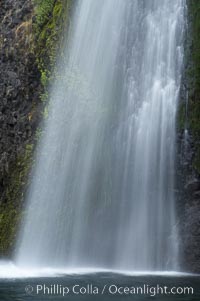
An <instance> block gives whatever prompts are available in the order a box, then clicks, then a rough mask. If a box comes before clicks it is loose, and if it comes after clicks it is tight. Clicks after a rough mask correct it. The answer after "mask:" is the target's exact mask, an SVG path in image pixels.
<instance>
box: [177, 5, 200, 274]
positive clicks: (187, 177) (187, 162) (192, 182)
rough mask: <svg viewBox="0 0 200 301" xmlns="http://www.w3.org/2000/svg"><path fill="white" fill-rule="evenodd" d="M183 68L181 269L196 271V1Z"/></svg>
mask: <svg viewBox="0 0 200 301" xmlns="http://www.w3.org/2000/svg"><path fill="white" fill-rule="evenodd" d="M186 13H187V17H188V18H187V20H188V24H187V28H186V39H185V66H184V74H183V81H182V92H181V99H180V107H179V112H178V117H177V129H178V137H177V138H178V144H177V145H178V150H177V175H178V177H177V178H178V183H177V184H178V187H177V197H178V204H177V206H178V215H179V230H180V238H181V248H180V250H181V256H180V258H181V263H180V265H181V267H182V269H183V270H187V271H192V272H198V273H199V272H200V1H198V0H188V1H187V12H186Z"/></svg>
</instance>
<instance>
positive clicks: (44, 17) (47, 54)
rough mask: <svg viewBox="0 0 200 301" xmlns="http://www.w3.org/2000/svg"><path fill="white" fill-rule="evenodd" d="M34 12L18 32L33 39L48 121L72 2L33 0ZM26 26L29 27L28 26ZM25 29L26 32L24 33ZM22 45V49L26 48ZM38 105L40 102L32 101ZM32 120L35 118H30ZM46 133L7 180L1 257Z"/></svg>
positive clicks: (0, 219) (0, 217) (9, 245)
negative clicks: (35, 153)
mask: <svg viewBox="0 0 200 301" xmlns="http://www.w3.org/2000/svg"><path fill="white" fill-rule="evenodd" d="M32 1H33V6H34V11H33V15H32V19H30V20H29V21H28V22H26V23H27V24H29V26H28V27H27V25H26V24H25V23H23V26H22V25H20V26H19V27H18V28H17V30H16V38H17V39H18V32H19V30H20V33H21V35H22V40H23V35H24V36H25V37H26V39H29V40H30V43H29V47H27V49H26V51H27V52H28V53H32V54H34V56H35V60H36V62H37V65H38V69H39V71H40V75H41V76H40V84H41V94H40V99H41V101H42V102H43V103H44V105H43V106H42V107H41V110H42V111H43V112H41V113H42V114H43V116H44V118H45V117H46V116H47V115H48V104H46V103H45V102H46V100H47V99H48V98H49V97H48V87H49V85H50V83H51V81H52V79H53V77H54V76H53V70H54V69H55V63H56V59H57V57H56V56H57V53H58V51H59V53H60V52H61V55H62V46H63V43H64V40H65V36H66V35H65V34H64V31H63V30H64V28H65V27H68V26H65V24H66V23H68V25H69V20H70V19H69V15H70V9H71V3H72V0H32ZM25 25H26V26H25ZM24 28H26V29H27V28H28V30H24ZM22 29H23V30H22ZM23 45H24V44H23V43H21V44H19V47H24V46H23ZM32 101H33V103H34V104H35V105H36V103H38V100H37V101H35V100H32ZM27 118H32V116H27ZM41 135H42V130H41V129H40V128H39V127H38V128H37V129H36V131H35V132H33V133H32V137H31V139H30V141H31V142H30V141H28V142H27V144H26V146H25V147H24V150H21V153H20V154H19V155H18V158H17V159H16V161H15V162H13V165H12V166H11V167H10V168H9V172H8V174H7V176H6V177H5V179H4V182H5V187H7V189H6V192H5V194H6V195H4V197H3V200H4V202H0V254H1V255H4V256H7V255H8V256H9V255H10V253H11V252H12V249H13V245H14V241H15V236H16V233H17V230H18V225H19V223H20V220H21V216H22V214H23V210H22V208H23V205H24V195H25V192H26V189H27V187H28V184H29V183H28V181H29V180H28V175H29V173H30V169H31V167H32V165H33V151H34V148H35V144H36V142H37V141H38V140H39V139H40V137H41Z"/></svg>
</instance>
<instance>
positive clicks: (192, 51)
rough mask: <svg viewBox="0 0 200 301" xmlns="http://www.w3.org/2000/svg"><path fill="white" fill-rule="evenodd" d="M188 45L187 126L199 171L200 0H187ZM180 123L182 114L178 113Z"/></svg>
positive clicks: (195, 163) (194, 162)
mask: <svg viewBox="0 0 200 301" xmlns="http://www.w3.org/2000/svg"><path fill="white" fill-rule="evenodd" d="M187 7H188V19H189V25H190V26H189V36H188V39H189V44H190V45H189V47H188V49H187V52H186V65H187V68H186V78H187V84H188V93H189V94H188V95H189V103H188V126H189V130H190V132H191V134H192V137H193V141H194V147H195V154H194V159H193V167H194V168H195V169H196V170H197V171H198V172H199V173H200V143H199V141H200V1H197V0H188V1H187ZM179 115H180V116H181V117H180V120H181V125H183V123H182V117H183V114H182V113H181V112H180V114H179Z"/></svg>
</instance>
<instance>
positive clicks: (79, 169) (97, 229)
mask: <svg viewBox="0 0 200 301" xmlns="http://www.w3.org/2000/svg"><path fill="white" fill-rule="evenodd" d="M184 7H185V1H184V0H173V1H171V0H162V1H161V0H148V1H147V0H126V1H125V0H102V1H99V0H83V1H78V2H77V4H76V9H75V11H74V15H73V19H72V30H71V31H72V32H71V35H70V40H69V41H68V43H67V45H66V47H65V56H64V59H61V60H60V61H59V62H58V69H59V72H58V75H57V77H56V78H55V80H54V84H53V87H52V89H51V91H50V104H49V108H48V111H49V113H48V118H47V119H46V120H45V124H44V133H43V136H42V139H41V142H40V144H39V146H38V149H37V154H36V164H35V167H34V170H33V173H32V183H31V185H30V189H29V193H28V195H27V207H26V210H25V217H24V221H23V224H22V227H21V233H20V237H19V240H18V244H17V248H16V262H17V263H18V265H25V266H34V267H42V266H43V267H66V268H67V267H94V268H96V267H103V268H110V269H129V270H144V271H146V270H149V271H150V270H154V271H156V270H157V271H161V270H175V269H177V268H178V266H177V265H178V245H177V241H178V236H177V235H178V234H177V229H176V210H175V198H174V181H175V179H174V169H175V167H174V166H175V134H176V131H175V126H176V110H177V103H178V98H179V89H180V81H181V67H182V61H183V34H184Z"/></svg>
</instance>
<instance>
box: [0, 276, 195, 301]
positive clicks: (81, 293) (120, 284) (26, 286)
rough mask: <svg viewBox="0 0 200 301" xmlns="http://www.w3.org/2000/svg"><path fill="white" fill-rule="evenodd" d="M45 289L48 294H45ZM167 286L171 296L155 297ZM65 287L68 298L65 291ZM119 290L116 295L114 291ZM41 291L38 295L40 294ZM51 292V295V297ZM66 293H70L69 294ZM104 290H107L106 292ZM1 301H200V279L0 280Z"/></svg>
mask: <svg viewBox="0 0 200 301" xmlns="http://www.w3.org/2000/svg"><path fill="white" fill-rule="evenodd" d="M44 285H45V286H46V295H45V294H44ZM145 286H146V292H147V290H149V294H147V293H146V294H142V293H138V294H137V295H134V293H133V291H134V288H135V289H136V288H137V287H138V288H140V289H138V292H141V288H144V287H145ZM158 287H159V290H160V292H161V287H162V288H164V287H167V292H168V294H161V293H160V294H155V296H154V293H155V291H154V288H158ZM172 287H173V288H174V287H177V288H180V287H181V288H182V289H183V288H184V287H191V288H193V294H192V292H191V293H190V294H189V295H188V294H185V295H184V294H176V295H174V294H172V293H170V290H171V289H172ZM64 288H65V292H66V295H65V296H63V294H62V292H63V289H64ZM116 288H117V289H118V291H117V292H116V293H115V291H116V290H117V289H116ZM37 289H38V292H37ZM48 289H49V294H48ZM67 290H69V292H68V293H67ZM103 290H104V291H103ZM0 300H1V301H7V300H12V301H31V300H39V301H40V300H53V301H56V300H74V301H81V300H82V301H85V300H93V301H95V300H102V301H109V300H116V301H121V300H135V301H146V300H157V301H168V300H169V301H176V300H181V301H193V300H200V277H198V276H184V277H179V276H176V277H169V276H124V275H123V276H122V275H119V274H111V273H98V274H92V275H91V274H90V275H71V276H62V277H57V278H34V279H9V280H8V279H4V280H3V279H2V280H1V281H0Z"/></svg>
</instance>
